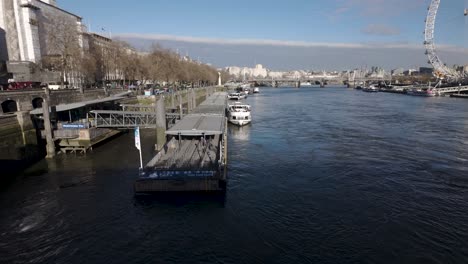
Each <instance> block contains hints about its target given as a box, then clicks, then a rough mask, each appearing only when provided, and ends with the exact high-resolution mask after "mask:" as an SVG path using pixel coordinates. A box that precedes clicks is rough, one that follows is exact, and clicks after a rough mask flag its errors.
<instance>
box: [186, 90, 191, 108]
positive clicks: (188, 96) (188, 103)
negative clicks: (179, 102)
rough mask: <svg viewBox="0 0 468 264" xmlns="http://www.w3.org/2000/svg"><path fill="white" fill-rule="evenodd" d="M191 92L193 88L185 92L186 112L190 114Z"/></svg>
mask: <svg viewBox="0 0 468 264" xmlns="http://www.w3.org/2000/svg"><path fill="white" fill-rule="evenodd" d="M192 90H193V88H190V89H189V90H187V93H186V94H187V112H188V113H191V112H192V102H193V101H192Z"/></svg>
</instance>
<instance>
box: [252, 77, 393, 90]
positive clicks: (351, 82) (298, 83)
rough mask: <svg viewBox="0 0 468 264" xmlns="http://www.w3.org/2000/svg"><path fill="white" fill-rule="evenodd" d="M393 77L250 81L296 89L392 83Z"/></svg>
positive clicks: (257, 79)
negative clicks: (289, 86) (305, 86)
mask: <svg viewBox="0 0 468 264" xmlns="http://www.w3.org/2000/svg"><path fill="white" fill-rule="evenodd" d="M391 80H392V79H391V77H382V78H377V77H368V78H352V77H351V76H350V77H346V76H312V77H301V78H271V79H267V78H256V79H251V80H249V82H250V83H259V84H270V85H271V86H273V87H278V85H279V84H284V83H288V84H293V85H294V87H301V85H302V84H304V83H311V84H316V85H320V86H322V87H323V86H325V85H327V84H329V83H340V84H344V85H355V84H356V85H357V84H359V83H361V82H362V83H369V82H387V81H391Z"/></svg>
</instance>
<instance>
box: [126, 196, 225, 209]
mask: <svg viewBox="0 0 468 264" xmlns="http://www.w3.org/2000/svg"><path fill="white" fill-rule="evenodd" d="M134 201H135V204H136V205H138V206H142V207H151V206H154V205H156V204H159V205H169V206H177V207H182V206H187V205H193V204H196V205H209V206H211V205H215V206H217V207H220V208H224V207H225V205H226V192H222V193H194V192H193V193H158V194H138V195H135V198H134Z"/></svg>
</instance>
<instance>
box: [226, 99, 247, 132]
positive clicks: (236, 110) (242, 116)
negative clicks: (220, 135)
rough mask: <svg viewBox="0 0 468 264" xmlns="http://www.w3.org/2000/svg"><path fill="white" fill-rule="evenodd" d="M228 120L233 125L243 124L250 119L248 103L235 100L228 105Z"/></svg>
mask: <svg viewBox="0 0 468 264" xmlns="http://www.w3.org/2000/svg"><path fill="white" fill-rule="evenodd" d="M228 121H229V122H230V123H232V124H234V125H238V126H243V125H247V124H249V123H250V122H251V121H252V117H251V114H250V105H248V104H243V103H241V102H236V103H233V104H229V105H228Z"/></svg>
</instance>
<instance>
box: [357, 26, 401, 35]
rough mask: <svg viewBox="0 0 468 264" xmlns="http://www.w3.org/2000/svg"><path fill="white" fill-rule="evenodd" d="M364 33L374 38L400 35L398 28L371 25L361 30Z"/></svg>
mask: <svg viewBox="0 0 468 264" xmlns="http://www.w3.org/2000/svg"><path fill="white" fill-rule="evenodd" d="M361 32H362V33H364V34H367V35H374V36H397V35H400V30H399V29H398V28H395V27H392V26H389V25H384V24H370V25H367V26H366V27H365V28H363V29H362V30H361Z"/></svg>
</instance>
